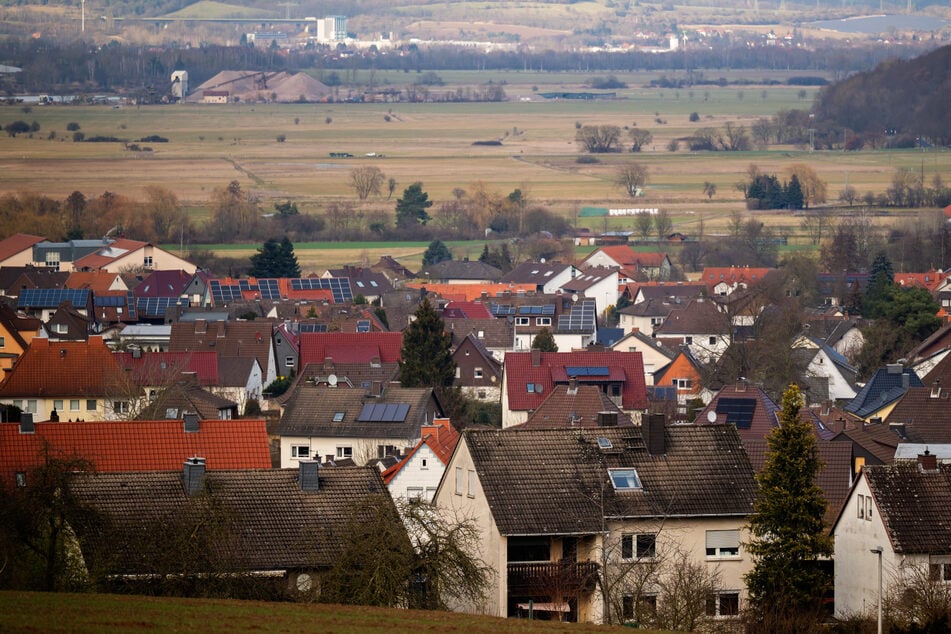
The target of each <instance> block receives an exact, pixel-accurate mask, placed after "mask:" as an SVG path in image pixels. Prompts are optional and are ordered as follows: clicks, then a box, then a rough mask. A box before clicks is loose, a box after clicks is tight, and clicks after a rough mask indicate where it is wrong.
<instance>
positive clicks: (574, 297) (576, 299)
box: [571, 293, 578, 302]
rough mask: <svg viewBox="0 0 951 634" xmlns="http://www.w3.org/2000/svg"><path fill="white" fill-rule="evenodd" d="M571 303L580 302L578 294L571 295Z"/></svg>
mask: <svg viewBox="0 0 951 634" xmlns="http://www.w3.org/2000/svg"><path fill="white" fill-rule="evenodd" d="M571 301H573V302H576V301H578V293H573V294H572V295H571Z"/></svg>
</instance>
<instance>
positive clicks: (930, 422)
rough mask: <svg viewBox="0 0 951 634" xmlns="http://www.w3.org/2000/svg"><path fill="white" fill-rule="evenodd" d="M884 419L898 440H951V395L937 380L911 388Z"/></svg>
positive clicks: (939, 441)
mask: <svg viewBox="0 0 951 634" xmlns="http://www.w3.org/2000/svg"><path fill="white" fill-rule="evenodd" d="M882 422H883V423H884V424H885V425H888V427H889V429H891V430H892V431H894V432H895V433H896V434H898V437H899V439H901V440H905V441H910V442H915V443H935V444H946V443H951V395H949V392H948V388H944V387H941V382H940V381H938V380H935V381H934V382H932V384H931V385H930V386H928V387H909V388H908V389H907V390H905V393H904V394H902V395H901V397H900V398H899V399H898V401H897V402H896V403H895V405H894V407H892V409H891V411H890V412H888V415H886V416H885V417H884V418H883V419H882Z"/></svg>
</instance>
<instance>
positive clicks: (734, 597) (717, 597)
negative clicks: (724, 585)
mask: <svg viewBox="0 0 951 634" xmlns="http://www.w3.org/2000/svg"><path fill="white" fill-rule="evenodd" d="M739 614H740V593H739V592H719V593H717V594H710V595H707V616H739Z"/></svg>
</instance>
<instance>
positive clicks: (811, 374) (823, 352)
mask: <svg viewBox="0 0 951 634" xmlns="http://www.w3.org/2000/svg"><path fill="white" fill-rule="evenodd" d="M809 332H810V333H811V330H810V331H809ZM792 348H793V355H794V356H798V357H799V358H800V360H801V361H803V362H804V363H803V365H804V366H805V368H806V377H807V379H806V380H807V382H808V383H810V385H812V386H814V388H815V389H809V390H805V394H806V398H807V399H808V403H807V404H808V405H818V404H820V403H824V402H826V401H829V400H831V401H846V400H847V401H851V400H852V399H853V398H855V395H856V394H857V393H858V390H857V388H856V380H857V378H858V371H857V370H856V369H855V368H854V367H852V366H851V365H850V364H849V361H848V359H846V358H845V357H844V356H842V355H841V354H839V353H838V352H836V351H835V349H834V348H832V346H830V345H828V344H826V343H825V342H823V341H822V340H821V339H818V338H817V337H813V336H811V334H808V335H800V336H799V337H798V338H796V340H795V341H793V343H792Z"/></svg>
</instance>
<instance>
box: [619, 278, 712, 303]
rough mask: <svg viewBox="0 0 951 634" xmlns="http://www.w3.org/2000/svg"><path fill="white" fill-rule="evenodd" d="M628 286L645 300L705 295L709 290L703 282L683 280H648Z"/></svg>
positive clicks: (635, 295) (688, 297)
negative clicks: (692, 282)
mask: <svg viewBox="0 0 951 634" xmlns="http://www.w3.org/2000/svg"><path fill="white" fill-rule="evenodd" d="M628 287H629V288H630V289H631V294H632V295H634V297H637V295H638V294H640V295H642V296H643V297H644V300H645V301H649V300H651V299H670V298H671V297H679V298H681V299H691V298H694V297H700V296H701V295H705V294H706V292H707V287H706V286H705V285H703V284H689V283H688V284H685V283H683V282H646V283H636V284H628Z"/></svg>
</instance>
